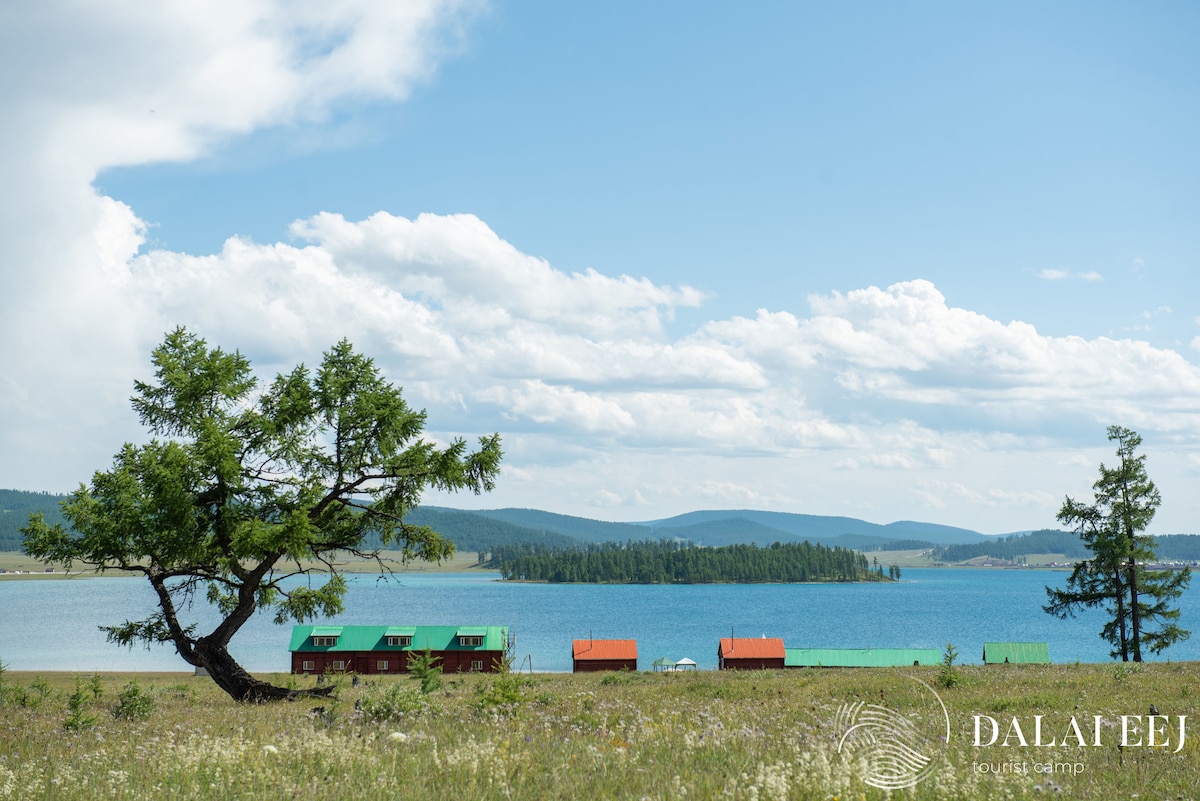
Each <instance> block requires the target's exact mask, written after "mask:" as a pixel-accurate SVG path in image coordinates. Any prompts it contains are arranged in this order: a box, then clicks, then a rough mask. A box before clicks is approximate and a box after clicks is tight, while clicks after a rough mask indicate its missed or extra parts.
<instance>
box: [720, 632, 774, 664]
mask: <svg viewBox="0 0 1200 801" xmlns="http://www.w3.org/2000/svg"><path fill="white" fill-rule="evenodd" d="M786 657H787V654H786V652H785V649H784V647H783V640H782V639H780V638H779V637H759V638H754V637H722V638H721V641H720V643H718V645H717V668H718V669H719V670H770V669H775V668H780V669H782V668H783V667H785V664H784V663H785V660H786Z"/></svg>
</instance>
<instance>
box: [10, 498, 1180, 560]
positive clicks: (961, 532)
mask: <svg viewBox="0 0 1200 801" xmlns="http://www.w3.org/2000/svg"><path fill="white" fill-rule="evenodd" d="M62 499H63V496H61V495H52V494H50V493H44V492H24V491H20V490H0V551H16V550H20V548H21V534H20V531H19V529H20V527H21V526H23V525H25V523H26V521H28V519H29V515H30V513H33V512H42V513H44V514H45V515H46V518H47V519H48V520H49V521H51V522H62V516H61V514H60V512H59V506H58V504H59V501H61V500H62ZM406 522H408V523H411V524H413V525H418V526H429V527H430V528H432V529H433V530H434V531H437V532H438V533H440V534H441V535H442V536H444V537H446V538H447V539H450V540H453V541H454V543H455V545H457V546H458V549H459V550H460V551H483V552H490V551H491V550H492V549H493V548H494V547H496V546H497V545H507V544H515V543H522V542H526V543H534V544H537V545H546V546H557V547H569V546H571V545H578V544H581V543H601V542H625V541H627V540H635V541H640V540H659V539H676V540H690V541H691V542H693V543H695V544H697V545H707V546H720V545H739V544H750V543H755V544H757V545H764V546H765V545H770V544H771V543H773V542H784V543H786V542H799V541H801V540H809V541H810V542H814V543H821V544H823V545H840V546H842V547H844V548H853V549H856V550H860V551H872V550H915V549H921V548H937V549H938V550H939V552H945V550H946V548H947V546H970V547H971V551H970V553H971V554H972V555H974V554H976V553H988V554H990V555H994V556H1002V555H1003V554H1002V553H1001V552H1002V551H1004V552H1007V551H1019V552H1022V553H1034V552H1038V551H1035V550H1034V548H1035V547H1038V548H1040V547H1043V540H1045V541H1046V543H1045V545H1044V547H1047V548H1049V547H1051V545H1050V542H1051V539H1053V545H1054V548H1055V550H1054V551H1052V552H1056V553H1057V552H1065V546H1063V545H1061V544H1060V540H1061V538H1062V537H1064V536H1065V537H1067V538H1071V539H1073V535H1070V534H1067V533H1065V532H1037V533H1036V535H1033V534H1028V533H1027V532H1017V533H1016V534H1013V535H1010V536H1009V537H1007V538H1003V537H999V536H991V535H985V534H980V533H979V532H977V531H971V530H969V529H965V528H955V527H953V526H942V525H938V524H936V523H918V522H914V521H911V520H902V521H897V522H895V523H887V524H884V525H881V524H879V523H868V522H866V521H865V520H858V519H856V518H853V517H828V516H824V515H807V514H796V513H791V512H764V511H758V510H754V509H730V510H704V511H698V512H688V513H687V514H682V515H676V516H675V517H668V518H665V519H662V520H648V521H645V522H640V523H611V522H606V521H603V520H593V519H591V518H587V517H573V516H571V515H561V514H555V513H553V512H543V511H541V510H539V509H481V510H464V509H451V508H447V507H440V506H422V507H420V508H418V509H414V510H413V511H412V512H410V513H409V515H408V517H407V518H406ZM1053 534H1058V535H1060V536H1059V537H1058V538H1057V539H1055V538H1048V537H1049V535H1053ZM1005 539H1007V540H1008V541H1007V542H1005V541H1004V540H1005ZM1168 539H1171V540H1173V541H1174V542H1172V543H1171V545H1172V546H1174V545H1178V546H1180V548H1182V547H1183V546H1184V545H1185V542H1184V539H1185V538H1182V537H1181V538H1178V539H1177V538H1174V537H1171V538H1168ZM1187 539H1188V540H1192V539H1194V540H1196V541H1197V542H1200V537H1196V538H1187ZM1014 540H1015V542H1014ZM1175 540H1177V541H1175ZM1160 541H1161V540H1160ZM367 545H368V547H370V546H371V545H372V543H367ZM1163 545H1166V543H1163ZM1187 545H1188V549H1187V550H1188V552H1189V553H1190V552H1191V547H1192V546H1191V544H1190V542H1189V543H1187ZM1060 548H1061V549H1063V550H1059V549H1060ZM1174 550H1175V548H1173V547H1167V548H1166V551H1174ZM992 552H995V553H992ZM963 553H964V555H963V556H961V558H964V559H965V558H969V557H968V556H966V555H965V554H966V553H967V552H966V551H965V550H964V551H963ZM947 555H949V553H947ZM1160 556H1161V557H1163V558H1179V557H1176V556H1174V555H1169V554H1168V553H1167V552H1165V551H1164V550H1163V548H1161V547H1160ZM955 561H957V558H956V559H955Z"/></svg>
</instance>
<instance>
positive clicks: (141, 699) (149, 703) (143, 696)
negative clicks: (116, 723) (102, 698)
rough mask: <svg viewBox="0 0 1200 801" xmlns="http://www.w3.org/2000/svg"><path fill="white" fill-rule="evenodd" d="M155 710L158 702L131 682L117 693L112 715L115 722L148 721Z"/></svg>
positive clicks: (135, 682) (135, 683) (134, 681)
mask: <svg viewBox="0 0 1200 801" xmlns="http://www.w3.org/2000/svg"><path fill="white" fill-rule="evenodd" d="M157 708H158V702H157V701H155V700H154V696H153V695H151V694H150V693H148V692H147V691H145V690H143V689H142V687H141V685H140V684H138V683H137V681H136V680H133V681H130V682H129V683H128V684H126V685H125V686H124V687H122V688H121V691H120V692H118V693H117V704H116V706H114V707H113V710H112V715H113V717H114V718H116V719H117V720H149V719H150V718H151V717H153V716H154V711H155V710H156V709H157Z"/></svg>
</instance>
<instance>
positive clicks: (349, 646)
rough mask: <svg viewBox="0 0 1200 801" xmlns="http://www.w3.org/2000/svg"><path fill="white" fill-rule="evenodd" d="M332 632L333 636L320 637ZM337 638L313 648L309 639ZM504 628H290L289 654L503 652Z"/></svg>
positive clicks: (506, 640)
mask: <svg viewBox="0 0 1200 801" xmlns="http://www.w3.org/2000/svg"><path fill="white" fill-rule="evenodd" d="M325 631H336V632H339V633H340V636H338V635H335V634H323V633H322V632H325ZM314 636H315V637H332V636H337V637H338V641H337V645H320V646H318V645H313V642H312V638H313V637H314ZM388 637H412V644H411V645H388V644H387V638H388ZM459 637H482V638H483V645H470V646H464V645H460V644H459V640H458V638H459ZM507 642H508V627H507V626H473V627H470V628H466V627H461V626H337V627H331V626H293V627H292V641H291V644H290V645H289V646H288V649H289V650H291V651H423V650H425V649H426V648H429V649H431V650H434V651H503V650H505V646H506V645H507Z"/></svg>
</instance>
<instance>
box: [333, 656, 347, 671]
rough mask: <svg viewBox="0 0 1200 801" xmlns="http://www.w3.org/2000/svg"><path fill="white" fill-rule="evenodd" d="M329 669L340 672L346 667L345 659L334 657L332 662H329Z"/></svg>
mask: <svg viewBox="0 0 1200 801" xmlns="http://www.w3.org/2000/svg"><path fill="white" fill-rule="evenodd" d="M329 669H330V670H332V671H334V672H335V673H340V672H341V671H343V670H345V669H346V663H345V661H343V660H341V659H335V660H334V661H333V664H331V665H330V666H329Z"/></svg>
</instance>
